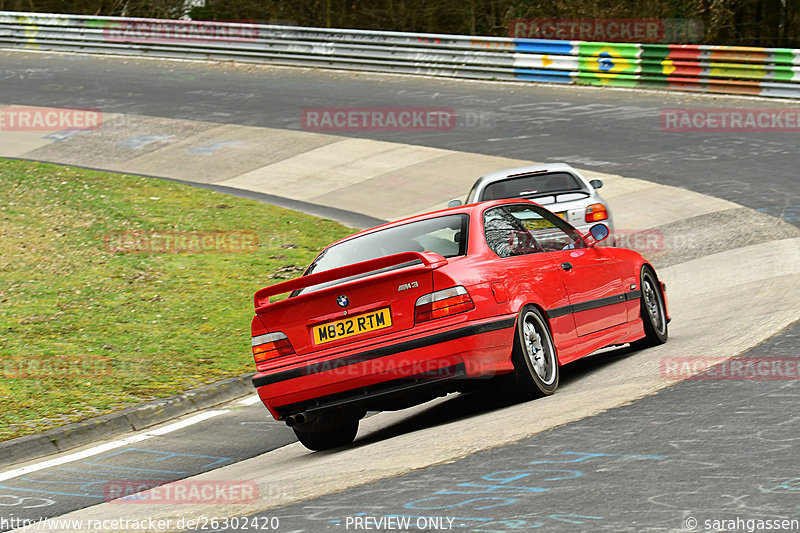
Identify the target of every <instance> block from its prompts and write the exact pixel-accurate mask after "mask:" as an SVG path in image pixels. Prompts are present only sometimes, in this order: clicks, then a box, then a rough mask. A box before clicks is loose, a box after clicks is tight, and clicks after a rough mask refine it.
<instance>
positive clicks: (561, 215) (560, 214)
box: [556, 211, 567, 220]
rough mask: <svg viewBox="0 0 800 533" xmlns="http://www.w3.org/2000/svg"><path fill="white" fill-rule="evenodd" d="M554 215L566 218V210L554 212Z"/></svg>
mask: <svg viewBox="0 0 800 533" xmlns="http://www.w3.org/2000/svg"><path fill="white" fill-rule="evenodd" d="M556 215H558V216H560V217H561V218H563V219H564V220H567V212H566V211H561V212H560V213H556Z"/></svg>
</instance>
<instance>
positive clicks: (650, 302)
mask: <svg viewBox="0 0 800 533" xmlns="http://www.w3.org/2000/svg"><path fill="white" fill-rule="evenodd" d="M639 288H640V289H641V290H642V296H641V299H640V300H639V301H640V309H641V311H640V312H641V316H642V323H643V324H644V333H645V337H644V338H643V339H640V340H638V341H636V342H632V343H631V346H632V347H633V348H636V349H637V350H638V349H643V348H650V347H651V346H658V345H659V344H664V343H665V342H667V337H668V331H667V312H666V309H665V308H664V293H662V292H661V283H659V282H658V278H657V277H656V273H655V272H654V271H653V269H652V268H651V267H649V266H647V265H645V266H643V267H642V272H641V273H640V274H639Z"/></svg>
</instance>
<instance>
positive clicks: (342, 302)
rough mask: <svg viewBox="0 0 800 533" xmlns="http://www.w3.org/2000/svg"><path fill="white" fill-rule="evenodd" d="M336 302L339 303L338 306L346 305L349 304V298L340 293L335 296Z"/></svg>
mask: <svg viewBox="0 0 800 533" xmlns="http://www.w3.org/2000/svg"><path fill="white" fill-rule="evenodd" d="M336 303H337V304H339V307H347V306H348V305H350V298H348V297H347V296H345V295H341V296H339V297H338V298H336Z"/></svg>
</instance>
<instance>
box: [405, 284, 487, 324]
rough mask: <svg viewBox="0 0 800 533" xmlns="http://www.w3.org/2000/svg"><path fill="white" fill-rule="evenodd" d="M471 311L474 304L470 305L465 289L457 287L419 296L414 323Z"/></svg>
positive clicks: (470, 300) (470, 299) (470, 301)
mask: <svg viewBox="0 0 800 533" xmlns="http://www.w3.org/2000/svg"><path fill="white" fill-rule="evenodd" d="M471 309H475V304H473V303H472V298H470V297H469V293H467V289H465V288H464V287H462V286H460V285H459V286H458V287H451V288H449V289H444V290H442V291H436V292H433V293H431V294H426V295H425V296H420V298H419V299H418V300H417V304H416V306H415V307H414V321H415V322H416V323H420V322H426V321H428V320H435V319H437V318H442V317H445V316H450V315H455V314H457V313H463V312H464V311H469V310H471Z"/></svg>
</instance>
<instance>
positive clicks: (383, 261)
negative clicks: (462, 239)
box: [253, 252, 447, 309]
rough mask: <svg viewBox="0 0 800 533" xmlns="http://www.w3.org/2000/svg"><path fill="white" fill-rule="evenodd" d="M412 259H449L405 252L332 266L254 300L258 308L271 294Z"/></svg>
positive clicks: (429, 262)
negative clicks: (341, 265) (336, 266)
mask: <svg viewBox="0 0 800 533" xmlns="http://www.w3.org/2000/svg"><path fill="white" fill-rule="evenodd" d="M412 261H422V264H423V265H425V266H426V267H430V268H438V267H440V266H442V265H445V264H447V259H445V258H444V257H442V256H441V255H439V254H437V253H434V252H403V253H399V254H395V255H388V256H386V257H379V258H377V259H370V260H369V261H363V262H361V263H354V264H352V265H346V266H343V267H339V268H332V269H331V270H325V271H323V272H318V273H316V274H309V275H308V276H302V277H299V278H297V279H293V280H289V281H284V282H283V283H277V284H275V285H271V286H269V287H266V288H263V289H261V290H259V291H258V292H256V294H255V296H254V297H253V302H254V304H255V306H256V309H258V308H260V307H263V306H265V305H267V304H269V297H270V296H277V295H278V294H284V293H286V292H292V291H296V290H298V289H304V288H306V287H313V286H314V285H320V284H322V283H327V282H329V281H335V280H337V279H342V278H349V277H350V276H357V275H358V274H366V273H368V272H374V271H376V270H381V269H384V268H389V267H392V266H396V265H402V264H403V263H410V262H412Z"/></svg>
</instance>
